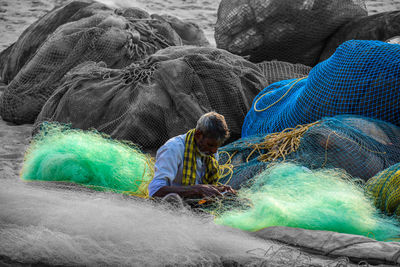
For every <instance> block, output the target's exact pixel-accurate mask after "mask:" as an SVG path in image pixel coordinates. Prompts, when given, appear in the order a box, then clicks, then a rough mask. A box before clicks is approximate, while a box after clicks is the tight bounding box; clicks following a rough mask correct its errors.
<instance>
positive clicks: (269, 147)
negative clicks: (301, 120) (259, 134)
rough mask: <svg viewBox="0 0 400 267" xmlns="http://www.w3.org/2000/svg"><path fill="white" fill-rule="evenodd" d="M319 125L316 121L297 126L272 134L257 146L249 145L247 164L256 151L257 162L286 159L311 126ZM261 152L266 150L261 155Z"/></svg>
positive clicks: (297, 146) (296, 147)
mask: <svg viewBox="0 0 400 267" xmlns="http://www.w3.org/2000/svg"><path fill="white" fill-rule="evenodd" d="M318 123H320V121H316V122H313V123H309V124H305V125H297V126H296V127H295V128H287V129H285V130H283V131H282V132H279V133H272V134H269V135H267V136H266V137H265V138H264V141H263V142H261V143H259V144H250V147H252V148H253V150H252V151H251V153H250V154H249V156H248V157H247V159H246V161H247V162H248V161H249V159H250V157H251V155H253V154H254V152H256V151H258V153H259V154H260V156H259V157H258V160H259V161H263V162H269V161H275V160H277V159H278V158H283V160H285V159H286V156H287V155H289V154H290V153H292V152H294V151H296V150H297V149H298V148H299V146H300V139H301V137H302V136H303V135H304V133H305V132H306V131H307V130H308V129H309V128H310V127H312V126H314V125H316V124H318ZM261 150H266V151H267V152H266V153H264V154H263V153H262V152H261Z"/></svg>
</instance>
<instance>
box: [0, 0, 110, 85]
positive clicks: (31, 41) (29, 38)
mask: <svg viewBox="0 0 400 267" xmlns="http://www.w3.org/2000/svg"><path fill="white" fill-rule="evenodd" d="M112 12H113V11H112V10H111V9H110V8H108V7H107V6H105V5H103V4H100V3H97V2H94V1H85V0H82V1H72V2H68V3H67V4H65V5H62V6H60V7H56V8H54V9H53V10H51V11H50V12H49V13H47V14H46V15H44V16H43V17H42V18H40V19H39V20H37V21H36V22H35V23H33V24H32V25H30V26H29V27H28V28H27V29H26V30H25V31H24V32H23V33H22V34H21V36H20V37H19V38H18V40H17V41H16V42H15V43H14V44H12V45H11V46H9V47H8V48H7V49H6V50H4V51H2V52H1V53H0V80H2V81H3V82H4V83H6V84H8V83H10V82H11V81H12V80H13V79H14V77H15V75H17V73H18V72H19V71H20V70H21V68H22V67H23V66H24V65H25V63H26V62H27V61H29V59H30V58H31V57H32V56H33V55H34V54H35V52H36V51H37V49H38V48H39V47H40V46H41V45H42V43H43V42H44V41H45V40H46V38H47V37H48V36H49V35H51V34H52V33H53V32H54V31H55V30H56V29H57V28H58V27H59V26H61V25H63V24H66V23H69V22H73V21H77V20H80V19H83V18H86V17H90V16H93V15H94V14H99V13H104V14H111V13H112Z"/></svg>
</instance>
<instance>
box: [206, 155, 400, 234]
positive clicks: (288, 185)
mask: <svg viewBox="0 0 400 267" xmlns="http://www.w3.org/2000/svg"><path fill="white" fill-rule="evenodd" d="M237 201H238V202H239V203H240V202H242V201H245V202H248V201H250V202H251V203H252V205H251V206H250V207H248V208H246V209H243V208H242V207H237V206H238V205H237V206H236V207H235V206H233V207H229V209H226V206H225V205H220V206H217V207H215V208H214V210H212V212H214V214H216V215H217V217H216V223H218V224H223V225H228V226H231V227H235V228H239V229H242V230H247V231H257V230H260V229H263V228H266V227H271V226H290V227H296V228H303V229H312V230H325V231H335V232H340V233H350V234H357V235H364V236H371V237H374V238H376V239H377V240H388V239H395V238H398V237H399V233H400V225H399V223H398V222H397V221H396V220H394V219H393V218H388V217H385V216H382V215H381V213H380V212H379V211H378V210H377V209H376V208H375V207H374V205H373V203H372V202H371V201H370V200H369V199H368V197H366V196H365V194H364V191H363V189H362V187H361V186H359V185H358V184H357V183H355V182H354V181H352V179H351V177H349V176H348V175H346V174H345V173H344V172H342V171H340V170H327V169H320V170H313V171H311V170H309V169H307V168H304V167H302V166H299V165H295V164H290V163H281V164H277V165H276V166H274V167H271V168H268V170H265V171H263V172H262V173H260V174H259V175H257V176H256V177H254V179H253V181H252V183H251V184H249V186H247V187H243V188H241V189H240V190H238V197H237Z"/></svg>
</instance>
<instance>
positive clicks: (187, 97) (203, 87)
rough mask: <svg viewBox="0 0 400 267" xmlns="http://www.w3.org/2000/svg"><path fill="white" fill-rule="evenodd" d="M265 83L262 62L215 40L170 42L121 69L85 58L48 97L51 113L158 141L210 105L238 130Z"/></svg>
mask: <svg viewBox="0 0 400 267" xmlns="http://www.w3.org/2000/svg"><path fill="white" fill-rule="evenodd" d="M263 84H264V77H263V75H262V73H261V72H260V71H259V68H258V67H257V65H255V64H253V63H250V62H248V61H246V60H244V59H243V58H241V57H239V56H236V55H233V54H230V53H228V52H226V51H223V50H219V49H214V48H194V47H171V48H168V49H166V50H161V51H160V52H159V53H156V54H155V55H154V56H152V57H150V58H149V60H147V61H143V62H142V63H140V64H136V65H135V64H132V65H131V66H129V67H126V68H124V69H120V70H111V69H107V68H102V67H101V66H99V64H93V63H87V64H84V65H83V66H81V67H80V68H76V69H75V70H74V71H72V72H70V73H69V74H68V76H67V77H66V79H65V82H64V83H63V85H62V86H60V88H58V90H57V91H56V92H55V93H54V95H53V96H52V97H51V98H50V99H49V101H47V103H46V105H45V106H44V108H43V110H42V112H41V114H40V115H39V117H38V120H37V124H39V123H40V122H41V121H45V120H54V121H59V122H66V123H72V126H73V127H76V128H81V129H88V128H91V127H93V128H96V129H97V130H99V131H102V132H105V133H108V134H110V135H111V136H112V137H113V138H117V139H125V140H130V141H132V142H134V143H136V144H139V145H140V146H141V147H143V148H145V149H157V148H158V147H159V146H161V145H162V144H164V142H166V141H167V140H168V139H169V138H171V137H173V136H176V135H178V134H182V133H185V132H186V131H187V130H188V129H191V128H194V127H195V126H196V122H197V120H198V119H199V117H200V116H201V115H202V114H204V113H206V112H208V111H211V110H214V111H216V112H218V113H220V114H223V115H224V116H225V119H226V121H227V123H228V126H229V128H230V130H231V132H232V138H236V139H237V138H239V136H240V132H241V126H242V123H243V119H244V117H245V115H246V113H247V112H248V110H249V108H250V104H251V101H252V99H253V98H254V97H255V95H257V93H258V92H259V88H260V86H262V85H263Z"/></svg>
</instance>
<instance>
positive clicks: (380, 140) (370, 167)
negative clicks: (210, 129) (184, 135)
mask: <svg viewBox="0 0 400 267" xmlns="http://www.w3.org/2000/svg"><path fill="white" fill-rule="evenodd" d="M219 155H220V160H219V161H220V164H221V165H222V164H225V163H230V164H231V165H232V166H233V172H232V175H227V176H226V177H224V178H223V179H222V180H221V181H220V182H222V183H228V184H230V185H231V186H233V187H234V188H240V186H241V185H242V184H245V183H246V182H247V181H248V180H249V179H252V178H253V177H254V176H255V175H257V174H259V173H261V172H262V171H263V170H264V169H265V168H267V167H268V166H269V164H271V163H273V162H277V161H283V160H287V161H294V162H297V163H300V164H301V165H303V166H306V167H307V168H310V169H319V168H330V169H331V168H339V169H344V170H345V171H346V172H347V173H348V174H350V175H351V176H352V177H357V178H361V179H362V180H364V181H367V180H368V179H370V178H371V177H373V176H374V175H376V174H377V173H378V172H380V171H383V170H384V169H386V168H388V167H390V166H391V165H393V164H396V163H398V162H400V128H399V127H397V126H395V125H393V124H390V123H387V122H384V121H381V120H375V119H370V118H365V117H361V116H354V115H353V116H350V115H339V116H335V117H331V118H324V119H322V120H320V121H318V122H316V123H312V124H307V125H303V126H298V127H296V128H295V129H290V130H287V131H282V132H278V133H273V134H268V135H265V136H250V137H246V138H242V139H239V140H238V141H235V142H233V143H231V144H228V145H226V146H224V147H222V148H220V150H219Z"/></svg>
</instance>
